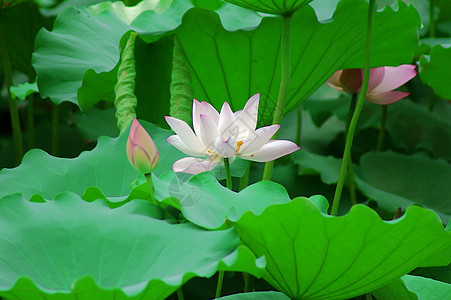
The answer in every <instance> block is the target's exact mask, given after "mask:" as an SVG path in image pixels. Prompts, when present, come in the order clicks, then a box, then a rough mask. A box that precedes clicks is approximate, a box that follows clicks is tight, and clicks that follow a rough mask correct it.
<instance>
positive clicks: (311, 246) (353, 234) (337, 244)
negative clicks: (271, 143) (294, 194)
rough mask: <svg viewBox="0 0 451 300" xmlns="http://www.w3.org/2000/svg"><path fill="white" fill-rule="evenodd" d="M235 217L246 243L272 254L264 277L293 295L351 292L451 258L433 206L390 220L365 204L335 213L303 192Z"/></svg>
mask: <svg viewBox="0 0 451 300" xmlns="http://www.w3.org/2000/svg"><path fill="white" fill-rule="evenodd" d="M232 222H233V226H234V227H235V228H236V230H237V231H238V234H239V236H240V238H241V240H242V242H243V244H244V245H247V246H248V247H249V248H251V250H252V251H254V253H256V255H265V256H266V260H267V266H266V272H265V273H264V275H263V278H264V279H265V280H267V281H268V282H269V283H271V285H273V286H274V287H275V288H277V289H278V290H279V291H282V292H284V293H285V294H286V295H288V296H289V297H290V298H291V299H327V300H333V299H346V298H351V297H355V296H358V295H361V294H364V293H366V292H369V291H371V290H374V289H377V288H379V287H382V286H384V285H386V284H389V283H390V282H392V281H393V280H395V279H396V278H399V277H400V276H402V275H404V274H406V273H407V272H410V271H412V270H413V269H415V268H416V267H419V266H444V265H447V264H449V263H450V262H451V233H450V232H446V231H445V230H444V229H443V225H442V223H441V221H440V219H439V218H438V216H437V215H436V214H435V213H434V212H433V211H429V210H426V209H423V208H420V207H417V206H412V207H410V208H408V209H407V212H406V214H405V215H404V216H403V217H401V218H400V219H397V220H395V221H383V220H381V219H380V217H379V216H378V215H377V213H376V212H374V211H373V210H372V209H371V208H369V207H366V206H363V205H355V206H354V207H353V208H352V209H351V211H350V212H349V213H348V214H347V215H345V216H342V217H331V216H328V215H325V214H322V213H321V212H320V211H319V210H318V208H316V207H315V205H314V204H313V203H312V202H311V201H310V200H309V199H307V198H296V199H294V200H292V201H291V202H289V203H286V204H280V205H273V206H271V207H269V208H267V209H266V210H265V211H264V212H263V213H262V214H261V215H254V214H253V213H251V212H247V213H245V214H244V215H243V216H242V217H241V218H240V219H239V220H232Z"/></svg>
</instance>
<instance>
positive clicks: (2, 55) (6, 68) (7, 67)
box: [0, 11, 23, 164]
mask: <svg viewBox="0 0 451 300" xmlns="http://www.w3.org/2000/svg"><path fill="white" fill-rule="evenodd" d="M0 60H1V61H2V63H3V72H4V73H5V81H6V91H7V95H8V103H9V114H10V117H11V126H12V130H13V141H14V152H15V156H16V163H17V164H19V163H20V161H21V160H22V156H23V144H22V131H21V129H20V119H19V109H18V108H17V101H16V100H14V99H13V98H12V96H11V91H10V88H11V87H12V86H13V85H14V84H13V75H12V69H11V61H10V59H9V54H8V48H7V43H6V38H5V31H4V29H3V18H2V12H1V11H0Z"/></svg>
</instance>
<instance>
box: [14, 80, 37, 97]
mask: <svg viewBox="0 0 451 300" xmlns="http://www.w3.org/2000/svg"><path fill="white" fill-rule="evenodd" d="M10 90H11V96H12V97H13V99H16V98H19V99H20V100H25V98H27V97H28V96H30V95H32V94H34V93H39V90H38V85H37V84H36V82H33V83H28V82H26V83H23V84H19V85H17V86H12V87H11V88H10Z"/></svg>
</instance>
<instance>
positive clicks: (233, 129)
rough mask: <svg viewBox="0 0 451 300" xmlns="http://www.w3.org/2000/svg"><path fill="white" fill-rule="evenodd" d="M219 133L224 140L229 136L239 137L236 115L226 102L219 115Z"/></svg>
mask: <svg viewBox="0 0 451 300" xmlns="http://www.w3.org/2000/svg"><path fill="white" fill-rule="evenodd" d="M218 132H219V135H220V136H221V137H222V138H223V140H224V141H225V140H227V139H228V137H229V134H230V135H232V136H237V135H238V124H237V123H236V122H235V115H234V114H233V112H232V110H231V109H230V105H229V103H227V102H224V104H223V105H222V108H221V113H220V115H219V123H218Z"/></svg>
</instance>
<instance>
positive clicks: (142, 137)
mask: <svg viewBox="0 0 451 300" xmlns="http://www.w3.org/2000/svg"><path fill="white" fill-rule="evenodd" d="M135 121H136V123H137V125H136V126H135V128H134V135H133V143H134V144H135V145H139V146H140V147H142V148H143V149H144V151H146V152H147V154H148V155H149V156H150V157H151V158H152V157H154V156H156V155H158V150H157V146H156V145H155V143H154V141H153V140H152V138H151V137H150V135H149V133H148V132H147V130H146V129H145V128H144V127H143V126H142V125H141V124H140V123H139V122H138V120H136V119H134V120H133V123H135ZM132 125H133V124H132Z"/></svg>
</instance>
